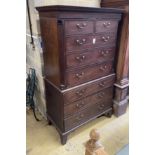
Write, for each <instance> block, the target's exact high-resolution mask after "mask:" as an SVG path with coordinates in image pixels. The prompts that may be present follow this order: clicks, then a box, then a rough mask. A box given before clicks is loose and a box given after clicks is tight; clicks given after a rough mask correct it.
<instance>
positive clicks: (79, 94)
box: [63, 74, 115, 103]
mask: <svg viewBox="0 0 155 155" xmlns="http://www.w3.org/2000/svg"><path fill="white" fill-rule="evenodd" d="M114 81H115V74H112V75H110V76H108V77H104V78H101V79H99V80H96V81H94V82H91V83H88V84H86V85H84V86H80V87H78V88H75V89H72V90H69V91H67V92H65V93H64V94H63V95H64V100H65V103H68V102H73V101H76V100H80V99H82V98H84V97H86V96H89V95H91V94H93V93H96V92H98V91H101V90H103V89H105V88H108V87H110V86H113V84H114Z"/></svg>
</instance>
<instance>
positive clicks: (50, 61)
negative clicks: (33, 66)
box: [37, 6, 123, 144]
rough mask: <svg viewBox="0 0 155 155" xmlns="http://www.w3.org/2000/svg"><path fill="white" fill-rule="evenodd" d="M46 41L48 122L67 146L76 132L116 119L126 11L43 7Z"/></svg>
mask: <svg viewBox="0 0 155 155" xmlns="http://www.w3.org/2000/svg"><path fill="white" fill-rule="evenodd" d="M37 10H38V11H39V17H40V29H41V36H42V42H43V57H44V75H45V90H46V105H47V106H46V107H47V120H48V122H49V123H52V124H53V125H54V126H55V127H56V129H57V131H58V132H59V134H60V138H61V143H62V144H65V143H66V141H67V136H68V134H69V133H70V132H72V131H74V130H75V129H76V128H78V127H80V126H82V125H84V124H86V123H87V122H89V121H91V120H93V119H95V118H97V117H99V116H101V115H107V116H109V115H111V114H112V106H113V102H112V100H113V85H114V82H115V67H114V64H115V62H116V54H117V51H116V45H117V33H118V26H119V22H120V20H121V16H122V11H123V10H122V9H108V8H106V9H103V8H89V7H74V6H46V7H37Z"/></svg>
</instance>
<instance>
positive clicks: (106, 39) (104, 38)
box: [102, 36, 110, 42]
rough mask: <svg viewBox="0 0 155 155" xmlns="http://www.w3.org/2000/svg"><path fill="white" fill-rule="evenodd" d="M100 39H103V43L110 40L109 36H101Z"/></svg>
mask: <svg viewBox="0 0 155 155" xmlns="http://www.w3.org/2000/svg"><path fill="white" fill-rule="evenodd" d="M102 39H103V41H104V42H107V41H108V40H109V39H110V37H109V36H107V37H104V36H103V37H102Z"/></svg>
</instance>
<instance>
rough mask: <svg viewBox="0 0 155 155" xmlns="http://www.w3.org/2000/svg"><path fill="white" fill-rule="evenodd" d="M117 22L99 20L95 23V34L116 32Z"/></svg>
mask: <svg viewBox="0 0 155 155" xmlns="http://www.w3.org/2000/svg"><path fill="white" fill-rule="evenodd" d="M117 27H118V21H116V20H101V21H96V24H95V32H96V33H101V32H117Z"/></svg>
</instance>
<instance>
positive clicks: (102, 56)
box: [66, 47, 115, 68]
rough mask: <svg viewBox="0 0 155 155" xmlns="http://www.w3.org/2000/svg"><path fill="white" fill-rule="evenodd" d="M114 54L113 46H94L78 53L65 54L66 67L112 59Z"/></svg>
mask: <svg viewBox="0 0 155 155" xmlns="http://www.w3.org/2000/svg"><path fill="white" fill-rule="evenodd" d="M114 54H115V47H111V48H110V47H109V48H105V47H102V48H95V49H93V50H84V51H83V52H80V53H78V54H69V55H67V56H66V64H67V68H71V67H79V66H85V65H88V64H93V63H97V62H100V63H101V62H103V61H107V60H109V59H113V58H114Z"/></svg>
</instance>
